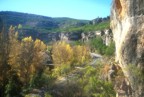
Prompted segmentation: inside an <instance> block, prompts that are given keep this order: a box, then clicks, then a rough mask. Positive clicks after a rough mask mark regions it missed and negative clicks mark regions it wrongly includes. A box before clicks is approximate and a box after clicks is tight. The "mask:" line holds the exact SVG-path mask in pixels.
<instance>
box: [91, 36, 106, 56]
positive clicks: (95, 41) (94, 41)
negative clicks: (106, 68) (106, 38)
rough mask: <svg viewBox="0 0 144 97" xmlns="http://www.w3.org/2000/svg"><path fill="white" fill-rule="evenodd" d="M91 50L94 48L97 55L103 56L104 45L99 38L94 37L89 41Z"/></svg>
mask: <svg viewBox="0 0 144 97" xmlns="http://www.w3.org/2000/svg"><path fill="white" fill-rule="evenodd" d="M90 45H91V46H92V48H95V49H96V50H97V52H98V53H100V54H102V55H104V54H105V50H106V45H105V44H104V43H103V40H102V38H101V37H96V38H94V39H92V40H91V41H90Z"/></svg>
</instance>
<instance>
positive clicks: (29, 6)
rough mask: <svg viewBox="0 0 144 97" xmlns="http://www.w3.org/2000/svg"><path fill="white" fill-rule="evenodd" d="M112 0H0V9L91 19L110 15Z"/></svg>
mask: <svg viewBox="0 0 144 97" xmlns="http://www.w3.org/2000/svg"><path fill="white" fill-rule="evenodd" d="M111 1H112V0H0V11H17V12H24V13H32V14H38V15H44V16H50V17H70V18H76V19H87V20H91V19H94V18H96V17H98V16H99V17H106V16H108V15H110V6H111Z"/></svg>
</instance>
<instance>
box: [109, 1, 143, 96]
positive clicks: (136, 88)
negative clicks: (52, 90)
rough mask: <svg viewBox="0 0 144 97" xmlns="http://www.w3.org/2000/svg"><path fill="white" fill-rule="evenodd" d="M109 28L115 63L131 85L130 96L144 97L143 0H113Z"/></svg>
mask: <svg viewBox="0 0 144 97" xmlns="http://www.w3.org/2000/svg"><path fill="white" fill-rule="evenodd" d="M111 28H112V32H113V35H114V40H115V44H116V61H117V62H119V65H120V67H121V68H122V70H123V72H124V74H125V76H126V77H127V78H128V79H129V81H130V83H131V86H132V88H133V94H132V95H133V97H144V92H143V91H144V81H143V79H142V78H143V76H144V0H113V5H112V9H111ZM129 67H134V68H133V69H135V71H136V70H138V72H140V73H139V74H136V72H135V73H134V72H133V71H134V70H133V69H131V68H129ZM136 81H137V82H136Z"/></svg>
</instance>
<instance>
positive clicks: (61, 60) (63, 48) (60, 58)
mask: <svg viewBox="0 0 144 97" xmlns="http://www.w3.org/2000/svg"><path fill="white" fill-rule="evenodd" d="M52 58H53V62H54V64H56V65H64V64H66V65H68V64H71V63H72V61H73V49H72V47H71V46H70V45H69V44H67V43H66V42H64V41H60V42H57V43H55V44H54V45H53V47H52Z"/></svg>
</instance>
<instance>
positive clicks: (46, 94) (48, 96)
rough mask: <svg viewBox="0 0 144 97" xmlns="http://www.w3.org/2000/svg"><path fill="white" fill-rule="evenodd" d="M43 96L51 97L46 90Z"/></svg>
mask: <svg viewBox="0 0 144 97" xmlns="http://www.w3.org/2000/svg"><path fill="white" fill-rule="evenodd" d="M44 97H52V96H51V95H50V94H49V93H48V92H47V93H45V96H44Z"/></svg>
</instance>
